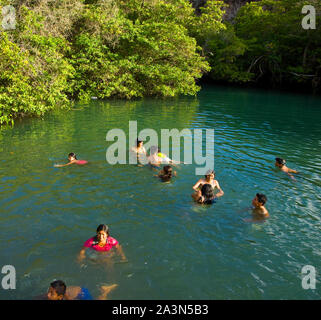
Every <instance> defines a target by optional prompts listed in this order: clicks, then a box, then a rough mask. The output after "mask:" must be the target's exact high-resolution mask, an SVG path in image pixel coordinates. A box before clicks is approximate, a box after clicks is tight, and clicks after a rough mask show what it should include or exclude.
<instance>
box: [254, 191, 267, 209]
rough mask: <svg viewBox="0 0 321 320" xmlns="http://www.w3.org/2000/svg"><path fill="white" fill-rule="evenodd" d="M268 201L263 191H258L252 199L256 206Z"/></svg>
mask: <svg viewBox="0 0 321 320" xmlns="http://www.w3.org/2000/svg"><path fill="white" fill-rule="evenodd" d="M266 201H267V197H266V195H264V194H263V193H257V194H256V196H255V198H254V199H253V200H252V204H253V205H254V206H255V207H260V206H264V205H265V203H266Z"/></svg>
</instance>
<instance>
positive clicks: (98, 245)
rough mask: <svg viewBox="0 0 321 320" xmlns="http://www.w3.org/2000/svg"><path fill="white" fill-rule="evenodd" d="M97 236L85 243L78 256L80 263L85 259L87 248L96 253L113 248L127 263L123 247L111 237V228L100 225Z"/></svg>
mask: <svg viewBox="0 0 321 320" xmlns="http://www.w3.org/2000/svg"><path fill="white" fill-rule="evenodd" d="M96 232H97V235H96V236H94V237H92V238H90V239H88V240H87V241H86V242H85V243H84V246H83V248H82V249H81V251H80V253H79V255H78V261H79V262H80V261H82V260H83V259H84V258H85V250H86V248H92V249H94V250H96V251H105V252H106V251H109V250H111V249H112V248H113V247H115V248H116V250H117V252H118V253H119V255H120V256H121V258H122V261H127V259H126V256H125V254H124V252H123V249H122V247H121V246H120V244H119V243H118V241H117V240H116V239H114V238H112V237H111V236H110V235H109V228H108V226H106V225H105V224H100V225H99V226H98V227H97V230H96Z"/></svg>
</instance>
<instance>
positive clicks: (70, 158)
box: [68, 152, 77, 161]
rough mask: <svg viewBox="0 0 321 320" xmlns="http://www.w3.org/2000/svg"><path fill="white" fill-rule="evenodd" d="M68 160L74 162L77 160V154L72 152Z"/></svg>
mask: <svg viewBox="0 0 321 320" xmlns="http://www.w3.org/2000/svg"><path fill="white" fill-rule="evenodd" d="M68 160H70V161H72V160H77V156H76V154H75V153H73V152H70V153H69V154H68Z"/></svg>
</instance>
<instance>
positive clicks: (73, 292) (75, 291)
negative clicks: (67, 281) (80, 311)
mask: <svg viewBox="0 0 321 320" xmlns="http://www.w3.org/2000/svg"><path fill="white" fill-rule="evenodd" d="M80 292H81V288H80V287H78V286H69V287H67V290H66V294H67V296H68V299H70V300H73V299H75V298H76V297H77V296H78V295H79V293H80Z"/></svg>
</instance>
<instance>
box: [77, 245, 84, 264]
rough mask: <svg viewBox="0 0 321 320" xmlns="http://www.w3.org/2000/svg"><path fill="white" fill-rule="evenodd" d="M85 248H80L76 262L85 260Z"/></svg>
mask: <svg viewBox="0 0 321 320" xmlns="http://www.w3.org/2000/svg"><path fill="white" fill-rule="evenodd" d="M85 256H86V255H85V248H82V249H81V250H80V252H79V254H78V257H77V260H78V262H81V261H82V260H84V259H85Z"/></svg>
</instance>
